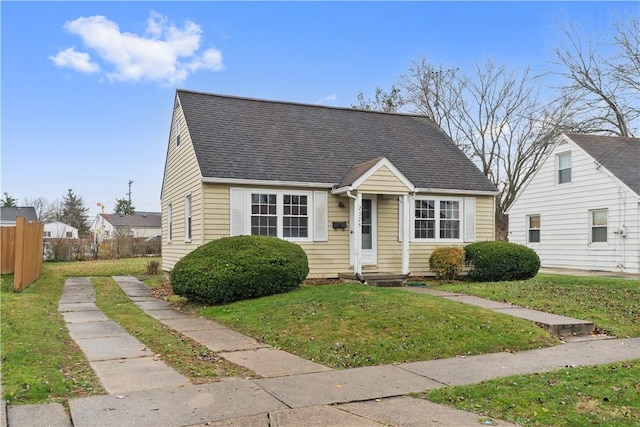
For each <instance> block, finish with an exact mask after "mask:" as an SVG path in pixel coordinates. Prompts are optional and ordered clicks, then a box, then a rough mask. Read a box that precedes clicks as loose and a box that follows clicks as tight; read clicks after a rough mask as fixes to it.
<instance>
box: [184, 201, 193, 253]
mask: <svg viewBox="0 0 640 427" xmlns="http://www.w3.org/2000/svg"><path fill="white" fill-rule="evenodd" d="M184 241H185V242H190V241H191V194H189V195H188V196H187V197H185V199H184Z"/></svg>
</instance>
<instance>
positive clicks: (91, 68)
mask: <svg viewBox="0 0 640 427" xmlns="http://www.w3.org/2000/svg"><path fill="white" fill-rule="evenodd" d="M49 59H50V60H52V61H53V63H54V64H55V65H56V66H57V67H69V68H73V69H74V70H77V71H81V72H83V73H95V72H96V71H99V70H100V66H99V65H98V64H96V63H94V62H91V58H90V57H89V54H88V53H83V52H76V50H75V49H74V48H72V47H70V48H69V49H65V50H63V51H62V52H58V54H57V55H55V56H50V57H49Z"/></svg>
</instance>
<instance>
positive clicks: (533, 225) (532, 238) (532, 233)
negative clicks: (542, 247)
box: [527, 215, 540, 243]
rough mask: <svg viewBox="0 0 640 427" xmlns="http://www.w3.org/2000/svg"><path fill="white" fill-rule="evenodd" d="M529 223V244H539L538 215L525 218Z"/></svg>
mask: <svg viewBox="0 0 640 427" xmlns="http://www.w3.org/2000/svg"><path fill="white" fill-rule="evenodd" d="M527 222H528V223H529V225H528V228H529V236H528V241H529V243H540V215H530V216H529V217H527Z"/></svg>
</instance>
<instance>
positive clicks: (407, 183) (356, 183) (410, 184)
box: [351, 157, 416, 192]
mask: <svg viewBox="0 0 640 427" xmlns="http://www.w3.org/2000/svg"><path fill="white" fill-rule="evenodd" d="M383 166H386V167H387V168H388V169H389V170H390V171H391V173H392V174H393V175H395V177H396V178H398V180H399V181H400V182H401V183H402V184H403V185H404V186H405V187H407V189H408V190H409V192H412V191H414V190H415V188H416V186H415V185H414V184H413V182H411V181H410V180H409V178H407V177H406V176H404V174H403V173H402V172H400V170H399V169H398V168H397V167H396V166H395V165H394V164H393V163H391V161H390V160H389V159H387V158H386V157H383V158H382V159H380V161H378V163H376V164H375V165H373V166H372V167H371V168H370V169H369V170H368V171H366V172H365V173H363V174H362V175H361V176H360V177H359V178H358V179H356V180H355V181H354V182H353V184H351V187H353V188H354V189H356V190H357V189H358V187H359V186H360V185H361V184H362V183H363V182H365V181H367V180H368V179H369V178H371V176H372V175H373V174H374V173H376V172H377V171H378V170H380V168H382V167H383Z"/></svg>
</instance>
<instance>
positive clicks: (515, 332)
mask: <svg viewBox="0 0 640 427" xmlns="http://www.w3.org/2000/svg"><path fill="white" fill-rule="evenodd" d="M198 312H199V314H201V315H202V316H204V317H210V318H213V319H215V320H216V321H219V322H221V323H224V324H226V325H228V326H229V327H231V328H233V329H235V330H238V331H240V332H242V333H244V334H247V335H250V336H252V337H254V338H256V339H259V340H262V341H264V342H266V343H268V344H270V345H272V346H274V347H280V348H282V349H284V350H286V351H288V352H291V353H295V354H298V355H300V356H302V357H304V358H306V359H309V360H313V361H316V362H318V363H321V364H324V365H327V366H330V367H333V368H336V369H341V368H353V367H358V366H372V365H378V364H392V363H402V362H412V361H420V360H432V359H440V358H448V357H455V356H461V355H474V354H484V353H494V352H501V351H520V350H526V349H532V348H539V347H546V346H551V345H555V344H558V343H559V341H558V340H557V338H555V337H553V336H551V335H550V334H548V333H547V332H545V331H543V330H542V329H541V328H538V327H537V326H535V325H534V324H533V323H532V322H529V321H525V320H522V319H518V318H515V317H512V316H508V315H504V314H500V313H494V312H492V311H489V310H484V309H481V308H478V307H473V306H469V305H466V304H462V303H456V302H453V301H448V300H445V299H442V298H435V297H431V296H428V295H418V294H413V293H410V292H406V291H403V290H397V289H390V288H375V287H367V286H361V285H348V284H338V285H324V286H303V287H302V288H300V289H299V290H296V291H293V292H289V293H287V294H281V295H273V296H269V297H265V298H260V299H255V300H247V301H241V302H237V303H234V304H229V305H224V306H215V307H208V308H202V309H199V310H198Z"/></svg>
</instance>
